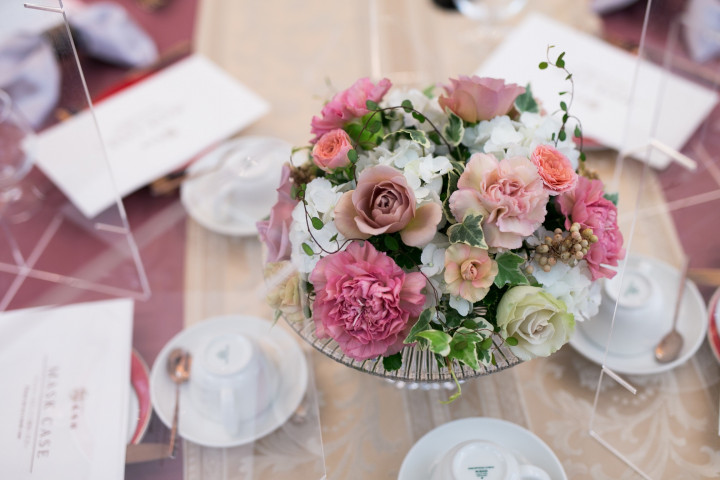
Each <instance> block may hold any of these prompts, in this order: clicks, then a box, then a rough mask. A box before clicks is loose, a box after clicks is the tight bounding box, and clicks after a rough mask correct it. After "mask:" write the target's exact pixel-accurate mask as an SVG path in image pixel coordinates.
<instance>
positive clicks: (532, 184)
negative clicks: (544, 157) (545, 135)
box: [450, 153, 549, 249]
mask: <svg viewBox="0 0 720 480" xmlns="http://www.w3.org/2000/svg"><path fill="white" fill-rule="evenodd" d="M457 186H458V190H456V191H455V192H453V194H452V195H451V196H450V210H451V211H452V213H453V215H454V216H455V219H456V220H457V221H458V222H462V221H463V219H464V218H465V215H467V214H469V213H475V214H478V213H480V214H483V215H484V218H483V223H482V225H483V232H484V233H485V241H486V242H487V244H488V246H490V247H495V248H502V249H512V248H519V247H520V246H522V241H523V238H525V237H527V236H528V235H530V234H532V233H533V232H534V231H535V229H537V228H538V227H539V226H540V225H541V224H542V222H543V220H545V214H546V213H547V210H546V205H547V202H548V198H549V197H548V193H547V192H546V191H545V189H544V188H543V182H542V179H541V178H540V176H539V175H538V172H537V169H536V168H535V165H533V164H532V162H531V161H530V160H528V159H527V158H524V157H512V158H504V159H503V160H499V161H498V159H496V158H495V157H494V156H493V155H489V154H485V153H476V154H475V155H473V156H472V157H470V160H469V161H468V163H467V166H466V167H465V171H464V172H463V173H462V175H460V179H459V180H458V184H457Z"/></svg>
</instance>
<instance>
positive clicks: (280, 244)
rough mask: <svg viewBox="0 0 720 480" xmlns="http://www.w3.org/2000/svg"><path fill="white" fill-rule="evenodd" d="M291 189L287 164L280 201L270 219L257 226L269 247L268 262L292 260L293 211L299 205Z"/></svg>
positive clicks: (271, 212)
mask: <svg viewBox="0 0 720 480" xmlns="http://www.w3.org/2000/svg"><path fill="white" fill-rule="evenodd" d="M291 188H292V180H291V179H290V166H289V165H287V164H285V165H283V167H282V173H281V177H280V186H279V187H278V189H277V192H278V199H277V202H276V203H275V205H274V206H273V207H272V209H271V210H270V219H269V220H263V221H262V222H257V224H256V227H257V230H258V233H259V234H260V239H261V240H262V241H263V242H265V245H267V249H268V258H267V261H268V262H281V261H283V260H289V259H290V223H291V221H292V211H293V209H294V208H295V205H297V203H298V202H297V200H295V199H294V198H292V195H291V194H290V189H291Z"/></svg>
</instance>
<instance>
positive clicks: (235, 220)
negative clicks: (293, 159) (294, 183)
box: [180, 137, 292, 236]
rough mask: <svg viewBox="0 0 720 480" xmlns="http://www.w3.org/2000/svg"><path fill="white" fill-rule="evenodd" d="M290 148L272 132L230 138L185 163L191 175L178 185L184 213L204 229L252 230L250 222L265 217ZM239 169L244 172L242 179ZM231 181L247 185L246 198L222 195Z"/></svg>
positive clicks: (241, 233)
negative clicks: (274, 136)
mask: <svg viewBox="0 0 720 480" xmlns="http://www.w3.org/2000/svg"><path fill="white" fill-rule="evenodd" d="M291 151H292V146H291V145H290V144H289V143H287V142H285V141H283V140H280V139H277V138H271V137H240V138H237V139H234V140H229V141H227V142H225V143H223V144H222V145H220V146H219V147H217V148H216V149H214V150H213V151H211V152H210V153H208V154H207V155H205V156H203V157H201V158H200V159H198V160H197V161H196V162H194V163H193V164H192V165H190V167H189V168H188V174H189V176H190V178H188V179H187V180H186V181H184V182H183V183H182V185H181V187H180V200H181V201H182V204H183V206H184V207H185V209H186V210H187V212H188V214H189V215H190V216H191V217H192V218H193V219H194V220H195V221H196V222H198V223H199V224H200V225H202V226H203V227H205V228H207V229H208V230H212V231H214V232H217V233H222V234H224V235H236V236H247V235H256V234H257V229H256V227H255V222H258V221H260V220H262V219H263V218H265V217H267V216H268V215H269V214H270V209H271V208H272V207H273V205H275V202H276V201H277V192H276V189H277V188H278V187H279V185H280V173H281V170H282V165H283V163H285V162H288V161H290V155H291ZM203 172H205V173H204V174H203ZM238 172H240V173H238ZM193 175H197V176H196V177H195V178H193ZM243 175H247V176H248V177H247V178H245V179H243V178H242V177H243ZM234 179H237V180H234ZM233 181H237V182H238V183H236V184H235V185H236V186H235V188H236V189H237V188H239V189H241V190H243V189H244V190H249V189H252V192H250V193H247V198H246V199H245V200H242V201H236V200H233V199H232V197H229V196H227V192H229V191H231V190H232V189H233ZM242 182H245V183H242ZM223 192H226V193H223ZM223 202H228V203H223Z"/></svg>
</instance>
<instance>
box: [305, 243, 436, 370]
mask: <svg viewBox="0 0 720 480" xmlns="http://www.w3.org/2000/svg"><path fill="white" fill-rule="evenodd" d="M310 282H311V283H312V284H313V287H314V288H315V293H316V296H315V302H314V303H313V317H314V320H315V333H316V335H317V336H318V338H327V337H332V338H333V339H334V340H335V341H336V342H338V344H339V345H340V348H341V349H342V351H343V352H344V353H345V355H347V356H349V357H351V358H354V359H356V360H367V359H370V358H376V357H378V356H379V355H382V356H387V355H392V354H394V353H397V352H399V351H400V350H402V348H403V341H404V340H405V338H406V337H407V335H408V333H410V329H411V328H412V326H413V325H414V324H415V321H416V320H417V317H418V316H419V315H420V312H421V311H422V309H423V305H424V304H425V295H423V294H422V293H421V291H422V289H423V288H424V287H425V277H424V276H423V275H422V274H421V273H419V272H413V273H405V272H404V271H403V270H402V269H401V268H400V267H398V266H397V265H396V264H395V262H394V261H393V260H392V259H391V258H390V257H388V256H387V255H385V254H384V253H382V252H378V251H377V250H376V249H375V247H373V246H372V245H371V244H370V242H362V243H361V242H353V243H351V244H350V245H349V246H348V247H347V249H346V250H345V251H342V252H337V253H333V254H331V255H328V256H327V257H324V258H322V259H321V260H320V261H319V262H318V264H317V266H316V267H315V269H314V270H313V271H312V273H311V274H310Z"/></svg>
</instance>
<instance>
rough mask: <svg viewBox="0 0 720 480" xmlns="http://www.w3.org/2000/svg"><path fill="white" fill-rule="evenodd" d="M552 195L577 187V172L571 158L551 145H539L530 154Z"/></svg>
mask: <svg viewBox="0 0 720 480" xmlns="http://www.w3.org/2000/svg"><path fill="white" fill-rule="evenodd" d="M530 160H531V161H532V162H533V163H534V164H535V166H536V167H537V169H538V173H539V174H540V178H542V180H543V183H544V184H545V187H547V189H548V190H549V191H550V195H557V194H559V193H563V192H567V191H568V190H572V189H573V188H575V184H576V183H577V178H578V176H577V173H575V170H573V167H572V164H571V163H570V160H569V159H568V158H567V157H566V156H565V155H563V154H562V153H560V152H558V151H557V150H556V149H554V148H553V147H551V146H549V145H538V146H537V147H536V148H535V151H533V153H532V155H530Z"/></svg>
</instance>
